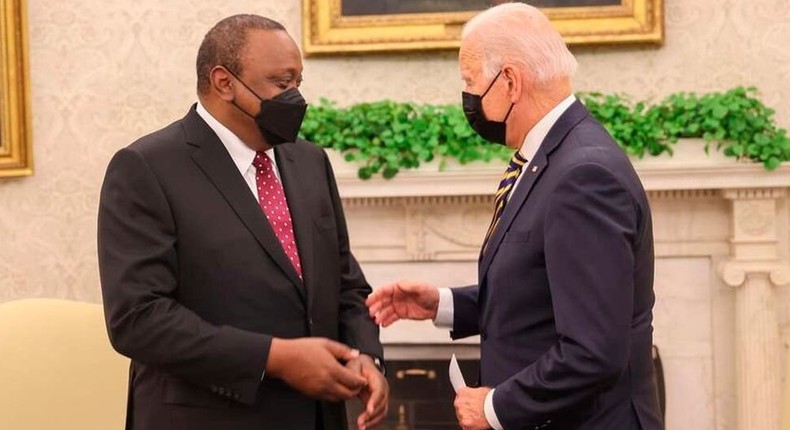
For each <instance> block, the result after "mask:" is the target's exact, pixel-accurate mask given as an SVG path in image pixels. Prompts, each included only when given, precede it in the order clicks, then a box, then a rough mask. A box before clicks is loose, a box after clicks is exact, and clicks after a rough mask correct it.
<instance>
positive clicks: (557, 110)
mask: <svg viewBox="0 0 790 430" xmlns="http://www.w3.org/2000/svg"><path fill="white" fill-rule="evenodd" d="M575 101H576V96H574V95H573V94H571V95H569V96H568V97H566V98H565V99H564V100H563V101H561V102H559V103H558V104H557V106H554V108H553V109H552V110H550V111H549V113H547V114H546V116H544V117H543V118H541V119H540V121H538V123H537V124H535V126H534V127H532V130H530V131H529V133H527V137H525V138H524V143H522V144H521V149H520V150H519V152H520V153H521V155H522V156H523V157H524V158H526V159H527V160H528V161H532V157H534V156H535V153H536V152H538V149H540V145H541V143H543V140H544V139H546V136H547V135H548V134H549V130H551V128H552V127H554V124H555V123H556V122H557V120H558V119H560V116H562V114H563V113H565V111H566V110H568V108H569V107H570V106H571V105H572V104H573V102H575Z"/></svg>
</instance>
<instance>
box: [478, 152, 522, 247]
mask: <svg viewBox="0 0 790 430" xmlns="http://www.w3.org/2000/svg"><path fill="white" fill-rule="evenodd" d="M525 164H527V159H526V158H524V157H523V156H522V155H521V153H520V152H519V151H516V153H515V154H513V158H511V159H510V164H508V166H507V169H506V170H505V175H504V176H503V177H502V181H501V182H500V183H499V188H498V189H497V191H496V196H495V197H494V217H493V218H491V225H489V226H488V231H487V232H486V238H485V240H484V241H483V251H485V249H486V248H487V247H488V241H489V240H490V239H491V235H493V234H494V231H495V230H496V227H497V225H498V224H499V218H500V217H501V216H502V212H504V211H505V203H507V198H508V196H509V195H510V191H511V190H512V189H513V185H515V184H516V180H517V179H518V176H519V175H520V174H521V170H522V169H523V168H524V165H525Z"/></svg>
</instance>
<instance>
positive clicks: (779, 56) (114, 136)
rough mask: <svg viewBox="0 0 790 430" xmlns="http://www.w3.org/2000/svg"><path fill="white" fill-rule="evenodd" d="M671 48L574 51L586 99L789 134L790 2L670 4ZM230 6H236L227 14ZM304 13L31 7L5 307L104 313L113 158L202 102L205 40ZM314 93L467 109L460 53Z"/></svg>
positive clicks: (394, 58)
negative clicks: (682, 103) (229, 20)
mask: <svg viewBox="0 0 790 430" xmlns="http://www.w3.org/2000/svg"><path fill="white" fill-rule="evenodd" d="M666 3H667V4H666V16H667V19H666V21H667V35H666V44H665V45H664V46H663V47H661V48H595V49H585V50H576V53H577V55H578V58H579V62H580V66H581V67H580V69H579V74H578V77H577V79H576V85H577V88H578V89H580V90H588V91H591V90H595V91H617V92H623V93H627V94H631V95H633V96H635V97H637V98H646V97H652V98H661V97H663V96H665V95H666V94H669V93H671V92H675V91H692V90H696V91H712V90H724V89H728V88H730V87H732V86H736V85H756V86H758V87H759V88H760V89H761V90H762V93H763V98H764V100H765V102H766V103H768V104H769V105H771V106H773V107H775V108H776V110H777V112H778V118H779V121H780V123H781V124H782V125H783V126H784V127H788V125H790V86H788V85H787V82H790V49H788V48H787V46H786V41H787V40H790V3H788V2H786V1H784V0H754V1H749V2H737V1H732V0H695V1H689V0H666ZM228 5H230V6H228ZM300 5H301V1H300V0H277V1H274V0H255V1H253V0H236V1H233V2H216V1H206V0H193V1H187V0H168V1H164V2H163V1H159V0H138V1H135V2H128V1H123V0H79V1H77V0H59V1H31V2H29V25H30V47H31V60H30V63H31V64H30V66H31V72H32V87H33V88H32V105H33V127H34V130H33V131H34V150H35V158H36V174H35V176H33V177H29V178H23V179H14V180H3V181H0V301H5V300H11V299H15V298H22V297H33V296H54V297H68V298H74V299H80V300H89V301H96V300H99V298H100V293H99V288H98V274H97V268H96V266H97V265H96V245H95V241H96V239H95V230H96V205H97V200H98V192H99V187H100V184H101V180H102V176H103V173H104V168H105V166H106V164H107V162H108V160H109V158H110V157H111V155H112V154H113V153H114V152H115V151H116V150H117V149H118V148H120V147H122V146H124V145H127V144H129V143H130V142H131V141H132V140H133V139H135V138H136V137H138V136H140V135H141V134H143V133H146V132H149V131H152V130H155V129H157V128H159V127H161V126H163V125H165V124H166V123H168V122H170V121H172V120H175V119H177V118H179V117H180V116H181V115H183V113H184V112H186V109H187V108H188V106H189V105H190V104H191V103H192V102H193V100H194V91H193V87H194V76H193V63H194V56H195V52H196V49H197V45H198V43H199V42H200V39H201V37H202V35H203V34H204V33H205V31H206V30H207V29H208V28H209V27H210V26H211V25H212V24H213V23H214V22H216V21H217V20H218V19H220V18H222V17H223V16H226V15H229V14H233V13H237V12H253V13H259V14H263V15H268V16H271V17H273V18H276V19H278V20H280V21H282V22H283V23H284V24H285V25H286V26H287V27H288V28H289V29H290V31H291V32H292V34H294V35H297V36H298V35H299V34H300V32H301V28H300V10H301V9H300ZM305 78H306V80H305V83H304V86H303V92H304V93H305V95H306V97H307V98H308V100H311V101H316V100H317V99H318V98H319V97H328V98H330V99H334V100H338V101H340V102H341V103H343V104H347V103H353V102H358V101H367V100H380V99H386V98H389V99H395V100H401V101H416V102H429V103H455V102H458V100H459V98H460V97H459V91H460V79H459V78H458V73H457V70H456V64H455V58H454V54H453V53H424V54H410V55H372V56H358V57H352V58H322V59H310V60H308V61H306V71H305Z"/></svg>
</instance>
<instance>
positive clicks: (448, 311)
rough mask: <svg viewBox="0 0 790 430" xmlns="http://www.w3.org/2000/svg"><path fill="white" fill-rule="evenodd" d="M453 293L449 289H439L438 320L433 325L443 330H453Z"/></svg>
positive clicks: (435, 319)
mask: <svg viewBox="0 0 790 430" xmlns="http://www.w3.org/2000/svg"><path fill="white" fill-rule="evenodd" d="M454 311H455V308H454V306H453V292H452V291H450V289H449V288H439V308H438V309H436V318H434V320H433V324H434V325H435V326H436V327H441V328H449V329H452V328H453V313H454Z"/></svg>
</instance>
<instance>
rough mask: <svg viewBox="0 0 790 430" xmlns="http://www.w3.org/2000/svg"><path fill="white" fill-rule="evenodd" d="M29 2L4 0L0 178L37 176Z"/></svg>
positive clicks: (0, 0)
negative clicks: (29, 51) (29, 57)
mask: <svg viewBox="0 0 790 430" xmlns="http://www.w3.org/2000/svg"><path fill="white" fill-rule="evenodd" d="M25 1H26V0H0V177H13V176H27V175H32V174H33V148H32V138H31V124H30V78H29V76H30V74H29V70H28V45H27V43H28V42H27V11H26V5H25Z"/></svg>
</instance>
